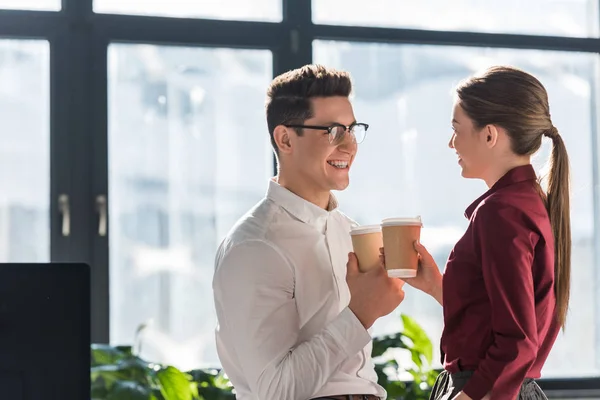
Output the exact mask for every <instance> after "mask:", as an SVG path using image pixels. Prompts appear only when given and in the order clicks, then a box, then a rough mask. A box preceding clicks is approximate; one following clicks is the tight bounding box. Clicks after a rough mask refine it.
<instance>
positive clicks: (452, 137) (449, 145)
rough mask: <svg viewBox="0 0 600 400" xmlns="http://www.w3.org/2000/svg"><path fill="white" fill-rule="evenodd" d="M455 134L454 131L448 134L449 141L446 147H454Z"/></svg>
mask: <svg viewBox="0 0 600 400" xmlns="http://www.w3.org/2000/svg"><path fill="white" fill-rule="evenodd" d="M455 136H456V133H453V134H452V136H450V141H449V142H448V147H450V148H451V149H453V148H454V137H455Z"/></svg>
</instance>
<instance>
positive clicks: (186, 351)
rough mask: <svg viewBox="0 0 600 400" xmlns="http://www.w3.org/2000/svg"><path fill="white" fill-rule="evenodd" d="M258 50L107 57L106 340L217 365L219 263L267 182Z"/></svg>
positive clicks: (132, 49)
mask: <svg viewBox="0 0 600 400" xmlns="http://www.w3.org/2000/svg"><path fill="white" fill-rule="evenodd" d="M271 65H272V56H271V53H270V52H269V51H265V50H232V49H219V48H216V49H208V48H186V47H166V46H154V45H137V44H114V45H111V46H110V48H109V147H108V148H109V185H110V187H109V189H110V190H109V193H110V194H111V197H110V226H111V227H112V229H111V236H110V243H109V246H110V248H109V250H110V320H111V324H110V326H111V335H110V337H111V342H114V343H132V342H133V338H134V334H135V331H136V329H137V327H138V326H139V325H140V324H143V323H149V326H148V328H147V329H146V330H145V332H144V335H145V336H144V346H143V349H144V356H146V357H147V358H148V359H151V360H157V361H159V360H162V361H165V362H171V363H175V364H176V365H178V366H180V367H181V368H189V369H192V368H197V367H198V366H199V365H202V364H204V363H207V364H209V365H219V361H218V358H217V355H216V349H215V346H214V329H215V326H216V318H215V316H214V306H213V302H212V298H213V297H212V274H213V268H214V254H215V251H216V248H217V246H218V244H219V242H220V240H221V238H222V237H223V236H224V235H225V234H226V233H227V231H228V230H229V229H230V228H231V226H232V225H233V224H234V222H235V221H236V220H237V219H238V218H240V217H241V216H242V214H244V213H245V212H246V211H247V210H248V209H249V208H250V207H251V206H253V205H254V204H255V203H256V202H258V201H259V200H260V199H261V198H262V196H263V195H264V190H265V185H266V183H267V182H268V178H269V177H270V176H272V173H273V155H272V154H273V153H272V150H271V147H270V143H269V135H268V133H267V130H266V128H265V125H266V124H265V121H264V119H265V117H264V100H265V94H266V87H267V85H268V84H269V82H270V80H271V79H272V67H271Z"/></svg>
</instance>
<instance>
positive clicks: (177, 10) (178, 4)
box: [0, 0, 282, 22]
mask: <svg viewBox="0 0 600 400" xmlns="http://www.w3.org/2000/svg"><path fill="white" fill-rule="evenodd" d="M0 1H1V0H0ZM94 11H96V12H99V13H115V14H137V15H156V16H163V17H183V18H212V19H232V20H251V21H271V22H279V21H281V12H282V11H281V1H280V0H210V1H188V0H172V1H171V2H165V1H163V0H151V1H144V0H94Z"/></svg>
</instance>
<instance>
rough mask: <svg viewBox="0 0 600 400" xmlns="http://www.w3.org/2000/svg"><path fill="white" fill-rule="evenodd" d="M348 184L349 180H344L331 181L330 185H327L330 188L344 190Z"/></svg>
mask: <svg viewBox="0 0 600 400" xmlns="http://www.w3.org/2000/svg"><path fill="white" fill-rule="evenodd" d="M349 185H350V181H349V180H345V181H337V182H331V185H329V187H330V188H331V189H330V190H345V189H346V188H347V187H348V186H349Z"/></svg>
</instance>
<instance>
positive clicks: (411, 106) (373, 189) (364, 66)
mask: <svg viewBox="0 0 600 400" xmlns="http://www.w3.org/2000/svg"><path fill="white" fill-rule="evenodd" d="M314 52H315V57H314V58H315V61H316V62H319V63H323V64H326V65H330V66H335V67H338V68H344V69H347V70H349V71H350V72H351V73H352V76H353V80H354V83H355V92H356V97H355V100H354V104H355V109H356V110H355V111H356V115H357V118H358V119H359V120H360V121H364V122H367V123H369V124H370V125H371V128H370V129H369V135H368V137H367V139H366V140H365V141H364V142H363V143H362V144H361V145H360V149H359V152H358V156H357V160H356V164H355V165H354V166H353V172H352V182H351V185H350V187H349V189H348V190H346V191H344V192H341V193H340V194H339V198H340V202H341V207H342V209H343V210H345V212H347V213H348V215H349V216H351V217H352V218H355V219H356V220H357V221H359V222H360V223H362V224H368V223H377V222H378V221H380V220H381V219H382V218H385V217H392V216H406V215H422V217H423V223H424V226H425V227H424V229H423V233H422V234H423V237H422V241H423V243H424V244H425V245H427V246H428V248H429V249H430V251H431V252H432V254H433V255H434V257H435V259H436V261H437V263H438V265H439V266H440V268H442V267H443V265H444V263H445V261H446V259H447V257H448V254H449V252H450V250H451V248H452V247H453V246H454V244H455V243H456V241H457V240H458V239H459V238H460V237H461V236H462V234H463V233H464V229H465V228H466V226H467V220H466V219H465V218H464V216H463V212H464V210H465V208H466V207H467V206H468V205H469V204H470V203H471V202H472V201H474V200H475V199H476V198H477V197H479V196H480V195H481V194H482V193H483V192H485V190H486V189H487V188H486V187H485V185H484V183H483V182H481V181H473V180H465V179H463V178H461V176H460V171H459V167H458V165H457V163H456V155H455V154H454V151H452V150H450V149H449V148H448V141H449V139H450V136H451V129H450V116H451V113H452V101H453V98H452V95H451V89H452V88H453V87H454V86H455V85H456V84H457V83H458V81H459V80H461V79H463V78H465V77H467V76H469V75H471V74H472V73H474V72H476V71H478V70H480V69H482V68H484V67H487V66H489V65H492V64H510V65H515V66H518V67H521V68H524V69H525V70H527V71H529V72H531V73H533V74H535V75H536V76H537V77H538V78H539V79H540V80H541V81H542V82H543V83H544V85H545V86H546V88H547V90H548V92H549V96H550V104H551V109H552V118H553V121H554V124H555V125H556V127H557V128H558V129H559V130H560V132H561V134H562V135H563V137H564V139H565V142H566V145H567V148H568V150H569V154H570V155H571V165H572V178H573V181H572V193H573V194H572V196H573V197H572V200H571V202H572V203H571V204H572V223H573V272H572V280H573V282H572V285H573V288H577V290H573V291H572V294H571V296H572V298H571V307H570V315H569V326H571V327H572V328H573V329H567V331H566V334H562V333H561V335H560V337H559V340H558V342H557V344H556V346H555V347H554V350H553V352H552V355H551V357H550V360H549V361H548V363H547V364H546V369H545V371H544V373H545V376H546V377H549V376H556V375H560V376H565V375H572V376H581V375H593V374H598V372H600V371H599V370H598V367H597V363H596V360H597V353H596V350H597V349H596V344H595V340H594V339H595V335H596V329H595V324H596V320H597V318H598V317H597V315H598V314H597V310H594V306H593V304H595V300H594V299H595V297H594V291H595V290H596V288H595V286H594V280H595V275H594V269H595V267H596V266H595V265H594V259H593V235H594V227H593V218H594V210H593V204H592V203H593V201H592V191H593V184H592V153H591V149H592V141H591V137H592V122H593V120H594V119H595V116H594V114H593V113H595V108H593V101H594V100H595V99H594V98H593V96H592V93H593V84H594V83H593V82H594V79H593V76H594V73H595V70H596V69H597V67H598V56H597V55H592V54H576V53H559V52H545V51H530V50H500V49H485V48H479V49H477V48H462V47H439V46H417V45H378V44H350V43H340V42H315V45H314ZM365 60H368V62H365ZM544 142H545V143H544V146H543V148H542V149H541V151H540V153H539V155H538V156H536V158H535V165H536V167H538V171H539V167H541V166H542V164H544V163H545V161H546V159H547V157H548V155H549V152H550V147H551V144H550V143H546V142H548V140H545V141H544ZM372 193H377V196H376V197H373V195H372ZM450 194H451V195H450ZM399 311H401V312H404V313H407V314H409V315H411V316H413V317H415V318H416V319H417V320H418V321H419V322H420V323H421V324H423V326H424V327H425V329H426V330H427V332H428V333H429V334H430V335H431V338H432V339H433V340H434V349H436V351H438V350H437V349H438V343H439V337H440V334H441V330H442V324H443V322H442V310H441V307H439V305H438V304H437V303H435V301H434V300H432V299H431V298H429V297H428V296H426V295H423V294H422V293H418V292H416V291H414V290H412V288H407V295H406V300H405V301H404V303H403V304H402V305H401V307H400V309H399ZM398 325H399V322H398V318H397V317H388V318H387V319H385V320H383V321H380V322H378V324H377V325H376V332H377V333H383V332H389V331H393V330H397V329H398ZM583 349H585V350H584V351H582V350H583ZM438 354H439V351H438ZM434 359H435V360H439V357H438V356H437V355H436V357H435V358H434Z"/></svg>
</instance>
